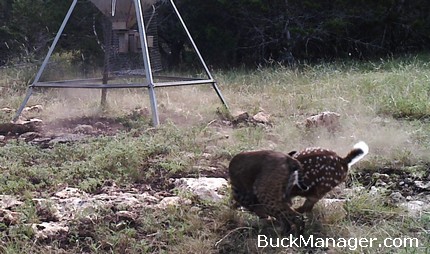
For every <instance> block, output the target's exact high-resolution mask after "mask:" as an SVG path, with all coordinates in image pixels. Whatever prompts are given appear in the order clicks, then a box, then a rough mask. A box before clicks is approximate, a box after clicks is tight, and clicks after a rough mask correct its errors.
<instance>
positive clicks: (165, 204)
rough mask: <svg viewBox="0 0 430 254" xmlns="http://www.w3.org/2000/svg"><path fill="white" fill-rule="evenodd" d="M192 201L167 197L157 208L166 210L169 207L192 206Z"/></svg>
mask: <svg viewBox="0 0 430 254" xmlns="http://www.w3.org/2000/svg"><path fill="white" fill-rule="evenodd" d="M191 204H192V201H191V200H190V199H188V198H182V197H177V196H175V197H165V198H163V199H162V200H161V201H160V203H159V204H157V205H156V207H157V208H161V209H166V208H167V207H169V206H174V207H178V206H180V205H191Z"/></svg>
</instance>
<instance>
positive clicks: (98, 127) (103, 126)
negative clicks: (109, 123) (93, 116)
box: [94, 122, 106, 130]
mask: <svg viewBox="0 0 430 254" xmlns="http://www.w3.org/2000/svg"><path fill="white" fill-rule="evenodd" d="M94 127H96V128H97V129H99V130H104V129H106V124H104V123H102V122H97V123H95V124H94Z"/></svg>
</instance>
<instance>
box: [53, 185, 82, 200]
mask: <svg viewBox="0 0 430 254" xmlns="http://www.w3.org/2000/svg"><path fill="white" fill-rule="evenodd" d="M54 196H55V197H58V198H62V199H66V198H72V197H73V198H83V197H84V198H88V197H89V195H88V193H86V192H84V191H81V190H79V189H77V188H71V187H66V188H65V189H64V190H61V191H59V192H57V193H55V194H54Z"/></svg>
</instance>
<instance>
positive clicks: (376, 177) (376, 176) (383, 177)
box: [372, 173, 390, 183]
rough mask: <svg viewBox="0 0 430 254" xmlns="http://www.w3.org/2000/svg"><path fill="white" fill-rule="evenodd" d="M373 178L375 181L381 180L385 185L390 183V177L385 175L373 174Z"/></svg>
mask: <svg viewBox="0 0 430 254" xmlns="http://www.w3.org/2000/svg"><path fill="white" fill-rule="evenodd" d="M372 176H373V178H375V179H376V180H381V181H383V182H385V183H388V182H389V181H390V176H389V175H387V174H380V173H373V175H372Z"/></svg>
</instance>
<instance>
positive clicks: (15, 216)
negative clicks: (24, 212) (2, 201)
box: [0, 208, 21, 226]
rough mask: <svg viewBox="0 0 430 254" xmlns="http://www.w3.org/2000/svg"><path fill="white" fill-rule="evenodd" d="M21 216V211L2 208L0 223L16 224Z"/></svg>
mask: <svg viewBox="0 0 430 254" xmlns="http://www.w3.org/2000/svg"><path fill="white" fill-rule="evenodd" d="M20 218H21V213H19V212H13V211H9V210H7V209H2V208H0V223H4V224H5V225H7V226H11V225H16V224H18V222H19V220H20Z"/></svg>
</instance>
